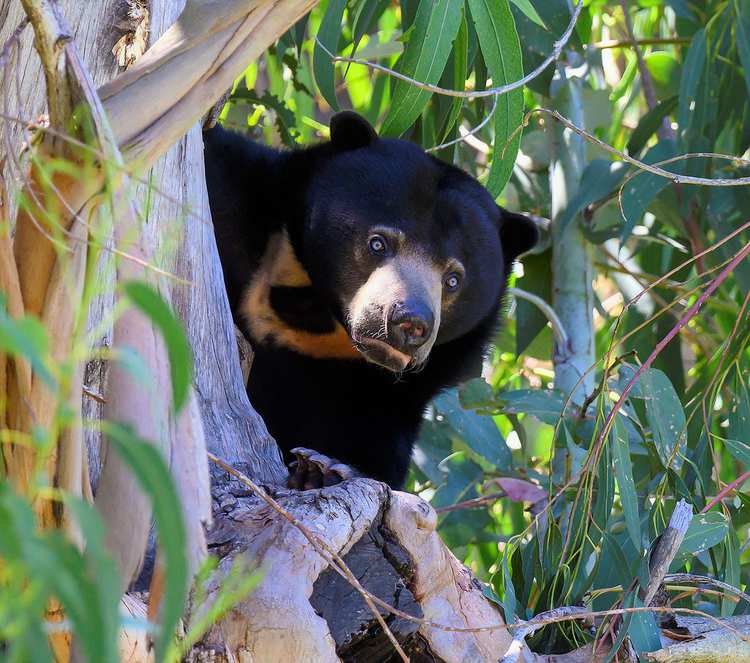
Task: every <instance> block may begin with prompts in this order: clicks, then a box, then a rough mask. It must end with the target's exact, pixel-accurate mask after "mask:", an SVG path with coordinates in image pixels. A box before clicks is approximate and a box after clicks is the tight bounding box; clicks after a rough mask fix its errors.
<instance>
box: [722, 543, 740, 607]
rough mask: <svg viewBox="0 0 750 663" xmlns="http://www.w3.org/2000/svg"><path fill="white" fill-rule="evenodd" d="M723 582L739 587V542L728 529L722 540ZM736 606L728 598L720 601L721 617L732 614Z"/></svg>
mask: <svg viewBox="0 0 750 663" xmlns="http://www.w3.org/2000/svg"><path fill="white" fill-rule="evenodd" d="M723 576H724V577H723V578H722V579H723V580H724V582H725V583H727V584H728V585H732V587H741V586H742V585H741V583H742V581H741V579H740V577H741V571H740V542H739V540H738V539H737V533H736V532H735V531H734V530H732V529H730V530H729V532H728V533H727V538H726V539H724V569H723ZM735 607H736V604H735V603H734V601H732V600H730V598H729V597H728V596H724V598H723V599H722V600H721V616H722V617H728V616H729V615H731V614H732V613H733V612H734V609H735Z"/></svg>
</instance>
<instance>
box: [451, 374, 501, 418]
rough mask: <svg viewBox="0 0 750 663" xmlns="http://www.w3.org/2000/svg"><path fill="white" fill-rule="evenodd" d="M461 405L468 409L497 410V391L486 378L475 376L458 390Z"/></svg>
mask: <svg viewBox="0 0 750 663" xmlns="http://www.w3.org/2000/svg"><path fill="white" fill-rule="evenodd" d="M458 399H459V401H460V402H461V407H462V408H464V409H466V410H478V409H480V408H481V409H489V410H492V411H494V410H496V409H497V408H496V407H495V392H494V391H492V387H491V386H490V385H489V384H488V383H487V381H486V380H485V379H484V378H474V379H473V380H469V381H468V382H465V383H464V384H463V385H462V386H461V388H460V389H459V390H458Z"/></svg>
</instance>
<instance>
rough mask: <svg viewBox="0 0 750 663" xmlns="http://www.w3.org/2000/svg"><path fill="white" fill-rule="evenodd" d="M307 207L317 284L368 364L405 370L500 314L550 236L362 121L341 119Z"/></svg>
mask: <svg viewBox="0 0 750 663" xmlns="http://www.w3.org/2000/svg"><path fill="white" fill-rule="evenodd" d="M305 208H306V212H305V217H306V218H305V220H304V225H303V228H302V236H301V238H300V239H301V242H300V244H301V251H302V255H300V258H301V259H302V262H303V264H304V265H305V268H306V269H307V270H308V272H309V275H310V278H311V281H312V283H314V284H315V287H316V289H317V290H318V292H319V293H320V294H321V295H323V296H324V297H325V299H326V300H327V301H328V302H329V304H330V305H331V307H332V308H333V310H334V314H335V315H336V317H337V318H338V320H339V322H341V323H342V324H343V325H344V327H345V328H346V331H347V332H348V334H349V336H350V337H351V339H352V341H353V342H354V345H355V347H356V348H357V349H358V350H359V351H360V352H361V354H362V355H363V356H364V357H365V358H366V359H367V360H368V361H371V362H373V363H375V364H379V365H380V366H383V367H385V368H386V369H389V370H391V371H394V372H400V371H403V370H405V369H407V368H410V369H411V368H419V367H420V366H422V365H423V364H424V363H425V362H426V361H427V359H428V357H429V355H430V351H431V350H432V348H433V347H434V346H435V345H436V344H438V345H439V344H443V343H447V342H449V341H452V340H454V339H457V338H459V337H461V336H463V335H465V334H467V333H469V332H470V331H471V330H473V329H474V328H475V327H477V326H478V325H479V324H480V323H481V322H482V321H484V320H486V319H487V317H488V316H490V315H495V314H496V312H497V310H498V305H499V302H500V300H501V298H502V296H503V293H504V290H505V287H506V285H507V280H508V275H509V273H510V269H511V266H512V263H513V260H515V259H516V258H517V257H518V256H519V255H520V254H521V253H523V252H525V251H527V250H529V249H530V248H532V247H533V245H534V244H535V243H536V241H537V238H538V231H537V227H536V225H535V224H534V222H533V221H532V220H531V219H529V218H528V217H525V216H523V215H520V214H513V213H510V212H508V211H506V210H504V209H503V208H501V207H499V206H498V205H497V204H496V203H495V201H494V200H493V199H492V197H491V196H490V195H489V193H488V192H487V191H486V189H484V187H482V186H481V185H480V184H479V183H478V182H477V181H476V180H475V179H473V178H472V177H470V176H469V175H467V174H466V173H464V172H463V171H461V170H460V169H458V168H455V167H453V166H450V165H448V164H445V163H443V162H441V161H439V160H438V159H435V158H433V157H431V156H429V155H428V154H426V153H425V152H424V151H423V150H422V149H420V148H419V147H418V146H416V145H414V144H412V143H409V142H406V141H402V140H391V139H384V138H379V137H378V136H377V134H376V133H375V131H374V130H373V128H372V127H371V126H370V125H369V124H368V123H367V121H366V120H364V119H363V118H361V117H360V116H358V115H357V114H355V113H352V112H343V113H339V114H337V115H336V116H334V117H333V119H332V121H331V142H330V145H329V146H328V148H327V150H326V152H325V158H322V159H320V160H318V161H316V168H315V172H314V174H313V175H312V178H311V181H310V186H309V188H308V191H307V200H306V204H305Z"/></svg>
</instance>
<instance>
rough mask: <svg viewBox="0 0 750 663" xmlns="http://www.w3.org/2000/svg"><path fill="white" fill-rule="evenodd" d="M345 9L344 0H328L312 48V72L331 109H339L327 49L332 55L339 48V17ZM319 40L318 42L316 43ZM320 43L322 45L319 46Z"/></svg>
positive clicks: (332, 65) (330, 60) (332, 66)
mask: <svg viewBox="0 0 750 663" xmlns="http://www.w3.org/2000/svg"><path fill="white" fill-rule="evenodd" d="M344 9H346V0H329V2H328V6H327V7H326V13H325V15H324V16H323V21H322V22H321V24H320V28H319V29H318V34H317V36H316V42H315V48H314V49H313V72H314V74H315V82H316V83H317V85H318V89H319V90H320V94H322V95H323V98H324V99H325V100H326V102H328V105H329V106H330V107H331V108H333V110H338V109H339V104H338V101H337V99H336V84H335V81H334V64H333V60H332V58H331V56H330V55H329V54H328V53H326V50H324V49H327V50H328V51H329V52H330V53H333V54H334V55H335V54H336V53H337V52H338V50H339V39H340V38H341V19H342V18H343V16H344ZM318 42H320V43H318ZM321 44H322V46H321Z"/></svg>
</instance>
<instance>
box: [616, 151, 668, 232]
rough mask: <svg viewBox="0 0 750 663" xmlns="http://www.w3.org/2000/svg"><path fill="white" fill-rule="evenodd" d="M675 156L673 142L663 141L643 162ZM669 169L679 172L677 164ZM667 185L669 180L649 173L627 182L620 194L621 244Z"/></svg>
mask: <svg viewBox="0 0 750 663" xmlns="http://www.w3.org/2000/svg"><path fill="white" fill-rule="evenodd" d="M675 155H676V151H675V144H674V141H671V140H669V141H667V140H665V141H661V142H659V143H657V144H656V145H654V147H652V148H651V149H650V150H649V151H648V152H647V154H646V156H645V157H643V161H644V162H645V163H648V164H653V163H656V162H658V161H664V160H666V159H670V158H671V157H673V156H675ZM669 167H670V168H671V169H672V171H673V172H680V170H681V165H680V163H679V162H677V163H673V164H671V165H670V166H669ZM669 184H670V180H668V179H667V178H666V177H660V176H659V175H651V174H649V173H639V174H638V175H637V176H635V177H634V178H633V179H631V180H630V181H629V182H628V184H627V185H626V186H625V188H624V189H623V192H622V211H623V214H624V216H625V219H624V223H623V225H622V233H621V234H620V241H621V242H623V243H624V242H625V241H626V240H627V239H628V238H629V237H630V234H631V233H632V232H633V228H634V227H635V225H636V224H637V223H638V222H639V221H640V220H641V218H642V217H643V214H644V213H645V212H646V210H647V209H648V206H649V205H650V204H651V203H652V202H653V200H654V199H655V198H656V196H658V195H659V193H660V192H661V191H663V190H664V189H665V188H666V187H667V186H669Z"/></svg>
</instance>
